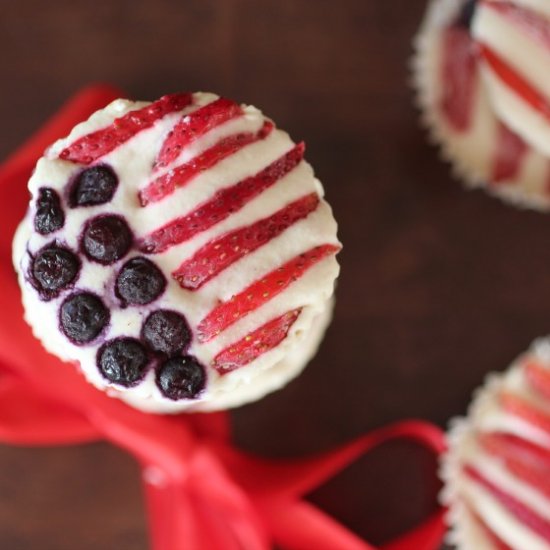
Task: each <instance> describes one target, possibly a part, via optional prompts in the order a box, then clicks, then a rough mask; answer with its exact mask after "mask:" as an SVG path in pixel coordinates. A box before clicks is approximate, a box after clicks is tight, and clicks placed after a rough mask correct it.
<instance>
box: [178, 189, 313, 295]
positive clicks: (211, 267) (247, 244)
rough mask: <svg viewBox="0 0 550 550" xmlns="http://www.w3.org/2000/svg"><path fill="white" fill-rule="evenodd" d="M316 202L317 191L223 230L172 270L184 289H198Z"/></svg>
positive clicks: (291, 223) (301, 215)
mask: <svg viewBox="0 0 550 550" xmlns="http://www.w3.org/2000/svg"><path fill="white" fill-rule="evenodd" d="M318 204H319V196H318V195H317V194H316V193H311V194H310V195H306V196H305V197H302V198H301V199H298V200H297V201H294V202H293V203H290V204H288V205H287V206H285V207H284V208H282V209H281V210H279V211H278V212H276V213H275V214H273V215H272V216H270V217H269V218H264V219H262V220H259V221H257V222H255V223H254V224H252V225H248V226H245V227H240V228H239V229H236V230H234V231H231V232H229V233H226V234H225V235H222V236H221V237H218V238H217V239H214V240H213V241H210V242H209V243H208V244H206V245H205V246H203V247H202V248H201V249H200V250H199V251H198V252H197V253H196V254H195V255H194V256H193V257H192V258H190V259H189V260H186V261H185V262H183V263H182V264H181V265H180V267H179V268H178V269H177V270H176V271H174V272H173V273H172V276H173V277H174V279H176V281H178V283H179V284H180V285H181V286H182V287H183V288H186V289H187V290H197V289H199V288H200V287H201V286H202V285H204V284H205V283H206V282H208V281H209V280H210V279H212V278H213V277H215V276H216V275H218V274H219V273H221V272H222V271H223V270H224V269H226V268H227V267H229V266H230V265H231V264H233V263H234V262H236V261H237V260H239V259H241V258H242V257H243V256H246V255H247V254H249V253H250V252H253V251H254V250H256V249H257V248H259V247H260V246H262V245H264V244H266V243H267V242H269V241H270V240H271V239H273V238H275V237H276V236H277V235H280V234H281V233H282V232H283V231H284V230H285V229H287V228H289V227H290V226H291V225H293V224H294V223H296V222H297V221H299V220H301V219H302V218H305V217H306V216H307V215H308V214H310V213H311V212H313V211H314V210H315V209H316V208H317V206H318Z"/></svg>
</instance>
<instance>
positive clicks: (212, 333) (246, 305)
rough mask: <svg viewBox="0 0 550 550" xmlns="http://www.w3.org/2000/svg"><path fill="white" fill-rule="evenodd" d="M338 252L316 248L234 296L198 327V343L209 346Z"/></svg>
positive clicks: (330, 246)
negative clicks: (228, 329) (215, 338)
mask: <svg viewBox="0 0 550 550" xmlns="http://www.w3.org/2000/svg"><path fill="white" fill-rule="evenodd" d="M339 249H340V247H339V246H336V245H333V244H324V245H321V246H316V247H315V248H312V249H311V250H308V251H307V252H304V253H303V254H300V255H299V256H296V257H295V258H292V260H290V261H288V262H287V263H285V264H284V265H282V266H280V267H278V268H277V269H275V270H273V271H271V272H270V273H268V274H267V275H265V276H264V277H263V278H262V279H260V280H258V281H256V282H254V283H252V284H251V285H250V286H248V287H247V288H245V289H244V290H243V291H242V292H240V293H239V294H235V296H233V297H232V298H231V299H230V300H228V301H227V302H223V303H221V304H220V305H219V306H217V307H215V308H214V309H213V310H212V311H211V312H210V313H209V314H208V315H207V316H206V317H205V318H204V319H203V320H202V321H201V322H200V323H199V325H198V327H197V328H198V336H199V340H200V341H201V342H207V341H208V340H211V339H212V338H214V337H216V336H217V335H218V334H219V333H220V332H222V331H223V330H225V329H226V328H227V327H229V326H231V325H232V324H233V323H236V322H237V321H238V320H239V319H242V318H243V317H245V316H246V315H248V314H249V313H250V312H251V311H254V310H255V309H257V308H259V307H260V306H262V305H263V304H265V303H266V302H268V301H269V300H272V299H273V298H275V296H277V295H278V294H279V293H281V292H282V291H283V290H284V289H285V288H287V287H288V286H289V285H291V284H292V283H293V282H294V281H296V280H298V279H299V278H300V277H301V276H302V275H303V274H304V273H305V272H306V271H307V270H308V269H309V268H310V267H312V266H313V265H315V264H316V263H317V262H319V261H321V260H322V259H323V258H325V257H326V256H328V255H330V254H335V253H336V252H337V251H338V250H339Z"/></svg>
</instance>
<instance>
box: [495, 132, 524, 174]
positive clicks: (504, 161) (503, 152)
mask: <svg viewBox="0 0 550 550" xmlns="http://www.w3.org/2000/svg"><path fill="white" fill-rule="evenodd" d="M528 151H529V148H528V146H527V144H526V143H525V142H524V141H523V139H521V138H520V137H519V136H518V135H517V134H515V133H514V132H512V130H510V129H509V128H508V127H507V126H505V125H504V124H502V123H501V122H500V123H499V125H498V130H497V142H496V149H495V157H494V160H493V175H492V177H491V183H500V182H504V181H507V180H510V179H512V178H514V177H515V176H517V175H518V173H519V170H520V169H521V163H522V161H523V158H524V157H525V155H526V154H527V152H528Z"/></svg>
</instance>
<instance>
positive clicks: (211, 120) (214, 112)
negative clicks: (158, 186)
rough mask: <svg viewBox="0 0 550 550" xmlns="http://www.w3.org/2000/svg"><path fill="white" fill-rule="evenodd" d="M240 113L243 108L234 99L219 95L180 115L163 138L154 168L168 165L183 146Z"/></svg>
mask: <svg viewBox="0 0 550 550" xmlns="http://www.w3.org/2000/svg"><path fill="white" fill-rule="evenodd" d="M242 114H243V110H242V109H241V107H240V106H239V105H237V104H236V103H235V102H234V101H231V100H230V99H225V98H223V97H220V98H219V99H216V100H215V101H213V102H212V103H209V104H208V105H205V106H204V107H201V108H200V109H197V110H196V111H193V112H192V113H189V114H188V115H184V116H182V118H181V119H180V120H179V122H178V123H177V124H176V125H175V126H174V128H173V129H172V130H171V131H170V133H169V134H168V136H167V138H166V139H165V140H164V143H163V144H162V147H161V149H160V152H159V154H158V155H157V159H156V161H155V165H154V169H155V170H157V169H158V168H163V167H165V166H168V165H169V164H170V163H171V162H173V161H174V160H176V159H177V158H178V156H179V154H180V153H181V151H182V150H183V148H184V147H186V146H187V145H189V144H190V143H192V142H193V141H195V140H196V139H197V138H199V137H200V136H202V135H204V134H206V133H207V132H209V131H210V130H212V129H213V128H215V127H216V126H220V125H221V124H223V123H224V122H227V121H228V120H231V119H232V118H235V117H238V116H240V115H242Z"/></svg>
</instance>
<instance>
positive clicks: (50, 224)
mask: <svg viewBox="0 0 550 550" xmlns="http://www.w3.org/2000/svg"><path fill="white" fill-rule="evenodd" d="M64 223H65V214H64V213H63V209H62V208H61V201H60V200H59V195H58V194H57V193H56V192H55V191H54V190H53V189H50V188H49V187H42V188H40V189H39V191H38V198H37V199H36V214H35V216H34V228H35V229H36V231H37V232H38V233H40V234H41V235H47V234H48V233H53V232H54V231H57V230H58V229H61V228H62V227H63V224H64Z"/></svg>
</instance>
